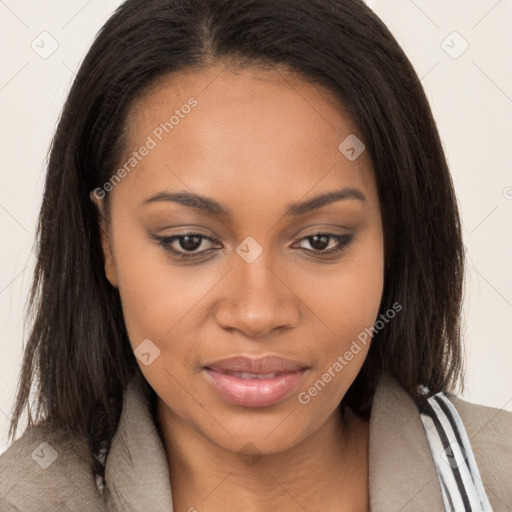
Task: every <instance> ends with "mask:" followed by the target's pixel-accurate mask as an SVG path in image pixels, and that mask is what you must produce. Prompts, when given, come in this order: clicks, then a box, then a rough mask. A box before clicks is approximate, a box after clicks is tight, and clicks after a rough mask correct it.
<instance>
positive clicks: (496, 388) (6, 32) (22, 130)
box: [0, 0, 512, 453]
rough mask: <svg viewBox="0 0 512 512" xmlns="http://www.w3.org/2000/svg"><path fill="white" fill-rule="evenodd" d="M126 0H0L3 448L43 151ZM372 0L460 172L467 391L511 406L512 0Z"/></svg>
mask: <svg viewBox="0 0 512 512" xmlns="http://www.w3.org/2000/svg"><path fill="white" fill-rule="evenodd" d="M120 3H121V2H120V1H118V0H89V1H86V0H66V1H64V0H45V2H41V1H40V0H0V26H1V29H2V30H1V32H0V40H1V42H2V52H1V62H0V73H1V74H0V109H1V110H0V112H1V118H0V119H1V122H0V129H1V145H2V162H1V166H2V171H1V174H0V179H1V183H0V226H1V240H2V243H1V248H0V261H1V268H0V327H1V328H0V453H1V452H2V451H3V450H4V449H5V448H6V447H7V430H8V422H9V420H8V418H9V415H10V412H11V408H12V404H13V399H14V393H15V390H16V385H17V381H18V377H19V371H20V364H21V355H22V348H23V344H24V342H25V340H26V337H27V329H26V328H24V306H25V301H26V298H27V294H28V290H29V286H30V281H31V277H32V269H33V265H34V255H33V253H32V247H33V240H34V231H35V223H36V218H37V214H38V210H39V205H40V201H41V195H42V186H43V183H44V172H45V158H46V153H47V150H48V147H49V144H50V140H51V137H52V134H53V132H54V129H55V126H56V122H57V119H58V115H59V113H60V109H61V107H62V104H63V102H64V99H65V96H66V93H67V91H68V90H69V87H70V84H71V81H72V80H73V78H74V74H75V70H76V69H77V68H78V66H79V63H80V62H81V59H82V58H83V56H84V55H85V53H86V51H87V49H88V48H89V46H90V44H91V42H92V40H93V38H94V36H95V34H96V32H97V31H98V29H99V28H100V27H101V26H102V25H103V23H104V22H105V21H106V20H107V19H108V17H109V16H110V15H111V13H112V12H113V11H114V9H115V8H116V7H117V6H118V5H119V4H120ZM368 4H369V5H370V6H371V7H372V8H373V9H374V10H375V11H376V12H377V13H378V14H379V16H380V17H381V18H382V19H383V20H384V22H385V23H386V24H387V25H388V26H389V28H390V29H391V31H392V32H393V34H394V35H395V37H396V38H397V39H398V41H399V43H400V44H401V45H402V46H403V48H404V50H405V51H406V53H407V54H408V56H409V58H410V59H411V61H412V63H413V65H414V66H415V68H416V70H417V72H418V75H419V76H420V77H421V78H422V82H423V84H424V87H425V89H426V92H427V95H428V97H429V100H430V102H431V105H432V108H433V111H434V115H435V117H436V120H437V123H438V126H439V130H440V133H441V137H442V139H443V141H444V146H445V149H446V153H447V156H448V160H449V163H450V166H451V170H452V174H453V178H454V181H455V186H456V190H457V194H458V199H459V203H460V207H461V211H462V219H463V228H464V239H465V245H466V246H467V250H468V262H467V263H468V269H467V276H466V283H467V285H466V298H465V318H466V332H465V340H466V347H467V358H468V371H467V378H466V380H467V391H466V393H465V395H464V398H465V399H467V400H470V401H473V402H477V403H481V404H484V405H489V406H493V407H497V408H505V409H508V410H511V411H512V371H511V370H510V368H511V364H512V340H511V334H510V320H511V318H512V265H511V264H510V262H511V255H512V241H511V236H510V235H511V232H512V173H511V161H512V153H511V146H512V139H511V135H512V66H511V64H512V62H511V57H510V50H511V49H512V31H511V30H510V26H512V0H500V1H497V0H479V1H476V0H450V1H449V2H447V1H442V0H414V1H412V0H371V1H370V0H368ZM454 31H455V32H457V33H458V34H453V32H454ZM43 32H47V34H42V35H41V33H43ZM443 41H444V42H443ZM466 42H467V43H466ZM57 44H58V47H57V48H56V50H55V51H54V52H53V53H52V54H51V55H48V54H49V53H50V52H51V51H52V49H53V46H55V45H57ZM466 44H468V45H469V46H468V48H467V50H466V51H464V52H463V53H461V51H462V50H463V49H464V48H465V46H466ZM52 45H53V46H52ZM459 53H461V54H460V55H459ZM42 57H46V58H42ZM454 57H456V58H454Z"/></svg>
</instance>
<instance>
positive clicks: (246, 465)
mask: <svg viewBox="0 0 512 512" xmlns="http://www.w3.org/2000/svg"><path fill="white" fill-rule="evenodd" d="M157 418H158V426H159V430H160V433H161V436H162V439H163V443H164V446H165V449H166V452H167V457H168V461H169V470H170V478H171V489H172V495H173V502H174V509H175V510H187V511H188V510H190V511H193V510H194V509H195V510H197V511H208V512H217V511H222V512H229V511H231V510H233V511H234V510H237V511H239V510H244V511H247V512H260V511H261V512H263V511H268V510H281V511H283V512H286V511H291V510H304V509H305V510H323V511H324V512H329V511H331V510H332V511H334V510H336V511H339V510H347V511H348V510H361V511H363V510H368V424H367V422H365V421H363V420H361V419H359V418H357V417H356V416H355V415H354V414H353V413H352V412H351V411H350V409H347V410H346V413H345V414H344V415H341V414H340V412H339V411H338V410H336V411H335V412H334V413H333V414H332V415H331V416H330V417H329V419H328V420H327V421H326V422H325V423H324V424H323V425H322V427H321V428H320V429H318V430H317V431H316V432H315V433H314V434H313V435H311V436H309V437H308V438H306V439H304V440H303V441H302V442H301V443H300V444H298V445H296V446H294V447H292V448H290V449H288V450H286V451H284V452H278V453H271V454H259V453H257V451H256V452H255V451H254V450H252V451H251V445H250V443H247V445H246V450H245V452H246V453H236V452H233V451H230V450H226V449H224V448H223V447H221V446H219V445H217V444H215V443H213V442H212V441H211V440H209V439H208V438H206V437H204V436H203V435H201V434H200V433H198V432H197V431H195V430H193V429H191V428H189V427H188V426H187V425H186V424H185V423H183V422H182V421H181V419H180V418H178V417H177V416H176V415H174V414H173V413H172V411H170V410H169V408H168V407H167V406H166V405H165V404H164V403H163V402H161V401H160V399H158V404H157Z"/></svg>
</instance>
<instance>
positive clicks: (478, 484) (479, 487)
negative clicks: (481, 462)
mask: <svg viewBox="0 0 512 512" xmlns="http://www.w3.org/2000/svg"><path fill="white" fill-rule="evenodd" d="M438 396H439V399H440V400H442V401H443V403H444V404H446V406H447V407H448V408H449V409H450V412H451V413H452V416H453V418H454V419H455V424H456V425H457V430H458V431H459V436H460V438H461V440H462V443H463V445H464V449H465V450H466V455H467V459H466V464H467V466H468V470H469V471H470V472H471V475H470V476H472V490H473V492H474V494H475V500H476V501H477V503H478V504H479V507H480V508H479V510H482V511H483V512H492V507H491V504H490V503H489V498H488V497H487V494H486V493H485V489H484V486H483V483H482V478H481V477H480V472H479V471H478V466H477V464H476V460H475V456H474V454H473V450H472V449H471V444H470V442H469V439H468V436H467V432H466V429H465V428H464V424H463V423H462V419H461V418H460V416H459V413H458V412H457V409H456V408H455V406H454V405H453V404H452V403H451V402H450V400H448V398H447V397H446V396H445V395H444V393H439V394H438Z"/></svg>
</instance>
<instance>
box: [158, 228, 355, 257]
mask: <svg viewBox="0 0 512 512" xmlns="http://www.w3.org/2000/svg"><path fill="white" fill-rule="evenodd" d="M187 236H189V237H200V238H201V243H202V241H203V240H208V241H209V242H215V240H214V239H213V238H211V237H209V236H206V235H203V234H201V233H192V232H191V233H182V234H180V235H172V236H158V235H152V238H153V239H154V240H155V241H156V242H157V243H158V244H159V245H160V246H162V247H163V248H164V250H165V251H167V252H168V253H170V254H171V255H172V256H173V257H177V258H178V259H180V260H184V259H188V260H189V261H190V259H192V258H198V257H201V256H203V255H205V254H206V253H208V252H210V251H214V250H215V249H206V250H204V251H201V252H184V251H177V250H176V249H173V248H172V247H171V244H172V243H173V242H174V241H175V240H179V239H183V238H185V237H187ZM315 236H325V237H329V238H330V239H334V240H336V241H337V243H338V246H337V247H336V248H335V249H330V250H329V251H320V250H313V249H303V250H305V251H306V252H309V253H313V254H314V255H315V256H316V255H319V256H320V257H322V256H324V255H331V254H333V253H339V252H343V251H345V250H346V249H347V248H348V246H349V245H350V243H351V242H352V240H353V238H354V235H353V234H350V235H335V234H333V233H327V232H325V231H320V232H318V233H313V234H311V235H308V236H306V237H303V238H301V239H300V240H298V242H302V241H303V240H308V239H310V238H313V237H315ZM298 242H294V244H296V243H298Z"/></svg>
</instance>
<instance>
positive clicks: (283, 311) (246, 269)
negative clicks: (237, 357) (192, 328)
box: [216, 251, 300, 338]
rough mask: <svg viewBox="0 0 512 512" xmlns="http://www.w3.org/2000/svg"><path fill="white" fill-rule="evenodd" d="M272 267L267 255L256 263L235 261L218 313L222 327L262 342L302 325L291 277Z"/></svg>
mask: <svg viewBox="0 0 512 512" xmlns="http://www.w3.org/2000/svg"><path fill="white" fill-rule="evenodd" d="M269 263H270V261H269V260H268V259H267V258H266V253H265V251H264V252H263V253H262V254H261V255H260V256H259V257H258V258H257V259H256V260H255V261H253V262H252V263H247V262H246V261H244V260H243V259H242V258H238V257H236V258H235V262H234V266H235V267H234V268H233V270H232V271H231V272H230V276H229V279H228V280H227V281H226V282H225V283H224V288H223V289H222V294H223V298H222V299H221V300H220V301H219V303H218V305H217V309H216V320H217V323H218V325H219V326H220V327H222V328H224V329H228V330H235V331H239V332H241V333H242V334H243V335H245V336H247V337H251V338H262V337H264V336H266V335H268V334H269V333H271V332H272V331H275V330H277V329H285V328H293V327H296V326H297V325H298V323H299V320H300V304H299V302H300V300H299V299H298V297H297V296H296V295H295V294H294V293H293V289H291V287H290V284H289V283H287V280H288V279H287V277H288V276H289V274H288V273H283V272H280V271H279V270H276V269H273V268H271V267H270V266H269Z"/></svg>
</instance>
